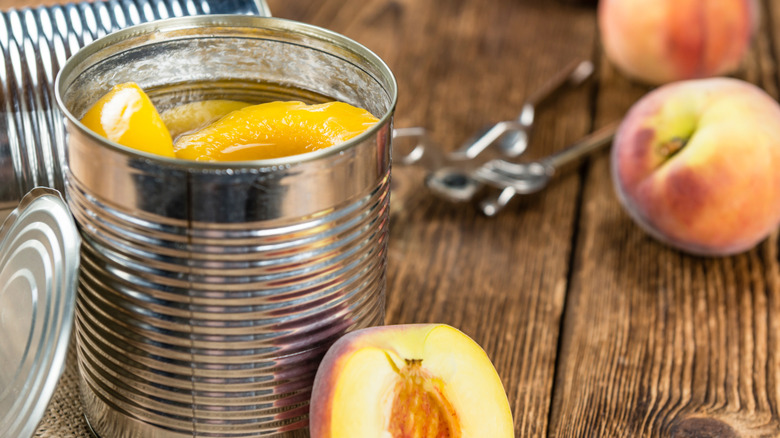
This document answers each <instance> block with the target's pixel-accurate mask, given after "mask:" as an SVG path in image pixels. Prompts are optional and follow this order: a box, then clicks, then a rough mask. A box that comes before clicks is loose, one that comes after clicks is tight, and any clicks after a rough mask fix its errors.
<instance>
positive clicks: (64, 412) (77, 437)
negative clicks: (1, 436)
mask: <svg viewBox="0 0 780 438" xmlns="http://www.w3.org/2000/svg"><path fill="white" fill-rule="evenodd" d="M35 436H36V437H46V438H50V437H51V438H81V437H85V438H90V437H93V435H92V433H91V432H90V431H89V427H88V426H87V421H86V420H85V419H84V413H83V411H82V408H81V399H80V398H79V377H78V364H77V363H76V343H75V341H73V340H72V341H71V343H70V348H69V349H68V358H67V360H66V365H65V371H64V372H63V374H62V377H61V378H60V383H59V385H57V390H56V391H55V392H54V396H53V397H52V400H51V402H50V403H49V408H48V409H47V410H46V415H45V416H44V417H43V420H41V424H40V425H38V430H37V431H36V432H35Z"/></svg>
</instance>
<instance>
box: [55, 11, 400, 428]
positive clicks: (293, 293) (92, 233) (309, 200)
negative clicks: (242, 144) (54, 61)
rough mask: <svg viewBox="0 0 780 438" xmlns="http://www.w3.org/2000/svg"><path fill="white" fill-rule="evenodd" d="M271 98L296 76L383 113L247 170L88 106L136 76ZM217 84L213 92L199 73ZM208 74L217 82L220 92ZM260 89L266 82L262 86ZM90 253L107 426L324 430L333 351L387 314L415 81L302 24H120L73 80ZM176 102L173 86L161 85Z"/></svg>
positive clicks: (76, 68) (82, 304)
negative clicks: (101, 118) (326, 358)
mask: <svg viewBox="0 0 780 438" xmlns="http://www.w3.org/2000/svg"><path fill="white" fill-rule="evenodd" d="M130 81H134V82H137V83H139V85H141V87H142V88H145V89H148V90H167V89H171V90H179V92H180V91H181V90H182V89H186V88H187V87H188V86H194V87H196V88H197V87H201V88H202V89H201V91H199V93H200V94H199V96H200V97H205V98H210V97H214V96H210V95H209V93H210V92H211V91H209V90H211V89H210V88H208V86H207V85H208V84H209V83H212V84H221V85H220V86H218V87H214V89H213V90H214V92H217V91H218V92H219V93H221V94H219V97H221V98H226V97H227V98H238V97H243V98H244V99H242V100H256V99H255V97H258V98H259V97H260V96H254V95H253V92H254V91H253V90H256V89H257V90H259V89H262V88H263V87H253V86H252V85H251V84H258V83H266V84H278V85H279V86H280V87H281V88H280V89H289V90H304V91H305V92H307V93H311V94H312V95H321V96H327V97H329V98H333V99H337V100H341V101H345V102H348V103H351V104H353V105H356V106H359V107H363V108H366V109H367V110H369V111H370V112H372V113H373V114H374V115H376V116H377V117H379V118H380V122H379V123H378V124H377V125H376V126H374V127H373V128H371V129H370V130H369V131H367V132H366V133H364V134H362V135H360V136H358V137H356V138H354V139H352V140H350V141H348V142H346V143H343V144H341V145H338V146H334V147H332V148H329V149H325V150H320V151H316V152H311V153H308V154H303V155H300V156H294V157H286V158H281V159H274V160H264V161H254V162H245V163H200V162H197V163H196V162H189V161H183V160H174V159H167V158H162V157H156V156H152V155H147V154H144V153H140V152H136V151H132V150H130V149H128V148H125V147H123V146H120V145H118V144H115V143H112V142H109V141H107V140H105V139H104V138H101V137H99V136H97V135H95V134H94V133H92V132H90V131H88V130H87V129H86V128H85V127H84V126H83V125H82V124H81V123H80V122H79V118H80V117H81V115H83V113H84V112H85V111H86V109H87V108H88V106H89V105H90V104H91V103H93V102H95V100H97V98H98V97H99V96H100V95H102V94H104V93H105V92H107V91H108V89H109V88H110V87H111V86H112V85H114V84H117V83H122V82H130ZM198 84H200V85H198ZM203 84H206V85H203ZM247 84H249V85H247ZM55 94H56V97H57V99H58V104H59V106H60V108H61V109H62V110H63V112H64V113H65V115H66V117H67V130H68V133H69V139H68V150H67V163H68V171H67V173H66V178H65V182H66V192H67V199H68V203H69V206H70V209H71V211H72V212H73V214H74V216H75V218H76V220H77V223H78V224H79V226H80V229H81V234H82V239H83V246H82V262H81V272H80V280H79V291H78V301H77V320H76V330H77V337H78V349H79V350H78V357H79V366H80V369H81V378H82V393H83V398H84V402H85V409H86V413H87V418H88V420H89V421H90V424H91V425H92V427H93V428H94V430H95V431H96V433H97V434H98V435H100V436H103V437H117V438H121V437H185V436H186V437H190V436H199V437H200V436H203V437H209V436H211V437H217V436H219V437H239V436H240V437H259V436H283V435H284V434H285V433H288V432H290V431H294V430H298V429H301V428H304V427H306V425H307V417H306V415H307V411H308V400H309V396H310V390H311V383H312V380H313V377H314V373H315V372H316V368H317V365H318V363H319V360H320V358H321V357H322V355H323V354H324V353H325V350H326V349H327V347H328V346H329V345H330V344H331V343H332V342H333V341H334V340H335V339H337V338H338V337H339V336H340V335H342V334H344V333H345V332H347V331H349V330H353V329H356V328H360V327H365V326H370V325H376V324H380V323H381V322H382V321H383V315H384V291H385V266H386V243H387V237H388V201H389V177H390V139H391V131H392V114H393V110H394V106H395V101H396V85H395V81H394V79H393V77H392V74H391V73H390V71H389V70H388V68H387V67H386V66H385V65H384V63H382V61H381V60H380V59H379V58H378V57H376V55H374V54H373V53H371V52H370V51H368V50H367V49H365V48H363V47H362V46H360V45H358V44H357V43H355V42H353V41H351V40H348V39H347V38H345V37H342V36H340V35H337V34H334V33H332V32H329V31H326V30H323V29H319V28H315V27H312V26H308V25H304V24H300V23H294V22H290V21H286V20H278V19H269V18H259V17H243V16H209V17H191V18H178V19H173V20H164V21H158V22H154V23H148V24H143V25H140V26H136V27H134V28H132V29H129V30H127V31H120V32H117V33H114V34H111V35H109V36H107V37H105V38H103V39H101V40H99V41H98V42H96V43H93V44H91V45H89V46H87V47H86V48H85V49H83V50H81V51H80V52H78V53H77V54H76V55H74V56H73V57H72V58H71V59H70V60H69V61H68V63H67V64H66V65H65V66H64V67H63V69H62V71H61V73H60V76H59V77H58V81H57V87H56V93H55ZM157 99H158V101H159V102H164V101H165V100H166V94H165V92H164V91H163V92H160V93H159V94H158V95H157Z"/></svg>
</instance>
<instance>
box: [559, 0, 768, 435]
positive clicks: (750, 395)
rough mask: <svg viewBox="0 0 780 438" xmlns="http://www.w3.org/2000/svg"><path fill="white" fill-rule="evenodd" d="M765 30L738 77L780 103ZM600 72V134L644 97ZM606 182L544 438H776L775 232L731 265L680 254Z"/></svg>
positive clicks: (589, 206)
mask: <svg viewBox="0 0 780 438" xmlns="http://www.w3.org/2000/svg"><path fill="white" fill-rule="evenodd" d="M769 6H771V5H769ZM767 7H768V6H767ZM772 9H774V7H773V8H772ZM767 12H770V11H769V10H768V9H767ZM771 12H772V13H771V14H765V17H766V16H769V17H770V18H771V19H776V18H777V16H776V14H777V12H776V11H774V10H772V11H771ZM770 25H771V24H770V20H765V23H764V27H763V29H762V32H761V34H760V35H759V36H758V38H757V40H756V44H755V48H754V50H753V53H751V55H750V57H749V59H748V60H747V62H746V65H745V67H744V69H743V71H742V72H740V76H741V77H743V78H745V79H748V80H750V81H752V82H755V83H757V84H759V85H760V86H763V87H764V88H766V89H767V90H768V91H769V92H770V94H773V95H775V96H776V95H777V63H776V59H777V58H776V53H774V47H776V42H775V41H774V39H773V38H775V37H774V35H775V33H774V32H771V29H770V27H769V26H770ZM774 29H776V27H775V28H774ZM600 65H601V73H602V74H601V83H600V85H599V95H598V99H597V123H598V122H602V121H607V120H611V119H614V118H616V117H620V116H621V114H623V113H624V112H625V111H626V110H627V109H628V107H629V106H630V105H631V104H632V103H633V102H634V101H635V100H636V99H638V98H639V97H640V96H641V95H643V94H644V93H645V92H647V91H648V90H649V88H648V87H644V86H640V85H637V84H635V83H631V82H630V81H628V80H626V79H625V78H624V77H622V76H621V75H620V74H619V73H617V72H616V71H615V70H614V69H613V68H612V67H611V66H610V65H609V64H608V63H607V62H606V61H604V60H602V62H601V63H600ZM609 174H610V173H609V160H608V158H607V157H600V158H599V159H597V160H594V162H593V163H592V165H591V166H590V168H589V170H588V176H587V178H586V184H585V187H586V189H585V192H584V199H583V213H582V220H581V222H580V231H579V238H578V241H577V243H576V246H575V248H576V249H575V255H574V264H573V277H572V282H571V285H570V290H569V295H568V300H567V306H566V312H565V317H564V318H565V320H564V325H563V327H564V328H563V332H562V348H561V351H560V353H559V354H560V356H559V364H560V365H559V369H558V374H557V378H556V381H555V394H554V398H555V402H554V407H553V413H552V419H551V425H550V427H551V429H550V436H555V437H607V436H609V437H613V436H614V437H622V436H631V437H640V436H664V437H667V436H668V437H715V436H718V437H775V436H778V435H780V420H779V419H778V404H779V403H778V402H779V401H780V387H778V377H780V376H779V375H778V373H779V372H780V356H778V353H777V351H778V347H779V345H778V333H780V331H779V330H778V329H780V327H779V326H778V321H777V318H776V316H777V315H778V311H780V282H779V281H778V254H777V234H774V235H772V236H771V238H770V239H768V240H767V241H765V242H764V243H763V244H761V245H760V246H759V247H758V248H756V249H754V250H752V251H750V252H748V253H746V254H742V255H738V256H734V257H727V258H718V259H708V258H699V257H692V256H688V255H685V254H682V253H680V252H677V251H675V250H672V249H670V248H668V247H666V246H664V245H662V244H660V243H657V242H656V241H655V240H653V239H652V238H650V237H649V236H647V235H646V234H645V233H643V232H642V231H641V230H640V229H639V228H638V227H637V226H635V225H634V224H633V223H632V222H631V220H630V219H629V217H628V216H627V214H626V213H625V212H623V210H622V209H621V207H620V206H619V204H618V202H617V199H616V197H615V195H614V193H613V190H612V182H611V180H610V176H609Z"/></svg>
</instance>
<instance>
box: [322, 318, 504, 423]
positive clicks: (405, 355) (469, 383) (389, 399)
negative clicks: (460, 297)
mask: <svg viewBox="0 0 780 438" xmlns="http://www.w3.org/2000/svg"><path fill="white" fill-rule="evenodd" d="M310 430H311V436H312V438H367V437H377V438H380V437H381V438H427V437H435V438H442V437H447V438H469V437H473V438H482V437H490V438H503V437H513V436H514V428H513V422H512V413H511V411H510V409H509V402H508V400H507V397H506V393H505V392H504V387H503V385H502V383H501V379H500V378H499V376H498V373H497V372H496V370H495V368H494V367H493V364H492V363H491V362H490V359H489V358H488V356H487V354H485V352H484V351H483V350H482V348H481V347H480V346H479V345H478V344H477V343H476V342H474V341H473V340H472V339H471V338H469V337H468V336H466V335H465V334H463V333H462V332H460V331H459V330H457V329H455V328H453V327H450V326H448V325H443V324H410V325H395V326H383V327H372V328H367V329H363V330H358V331H355V332H352V333H350V334H347V335H345V336H344V337H342V338H341V339H339V340H338V341H337V342H336V343H335V344H333V346H332V347H331V348H330V350H328V353H327V354H326V355H325V358H324V359H323V361H322V363H321V364H320V367H319V369H318V371H317V376H316V378H315V380H314V388H313V392H312V398H311V407H310Z"/></svg>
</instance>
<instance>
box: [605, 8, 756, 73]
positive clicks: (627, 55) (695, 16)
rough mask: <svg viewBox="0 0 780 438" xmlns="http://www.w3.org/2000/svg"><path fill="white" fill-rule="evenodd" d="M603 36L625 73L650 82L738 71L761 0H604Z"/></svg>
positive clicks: (608, 52) (610, 55)
mask: <svg viewBox="0 0 780 438" xmlns="http://www.w3.org/2000/svg"><path fill="white" fill-rule="evenodd" d="M598 22H599V30H600V32H601V42H602V45H603V47H604V51H605V53H606V56H607V58H608V59H609V60H610V61H612V62H613V63H614V64H615V65H616V66H617V67H618V68H619V69H620V70H622V71H623V72H624V73H625V74H627V75H629V76H631V77H633V78H635V79H639V80H641V81H643V82H647V83H651V84H663V83H667V82H672V81H678V80H682V79H695V78H704V77H711V76H718V75H723V74H728V73H731V72H733V71H734V70H736V69H737V68H738V67H739V64H740V62H741V61H742V59H743V58H744V56H745V54H746V53H747V51H748V49H749V48H750V43H751V40H752V35H753V33H754V32H755V30H756V27H757V25H758V2H757V0H717V1H713V0H601V1H600V2H599V7H598Z"/></svg>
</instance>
